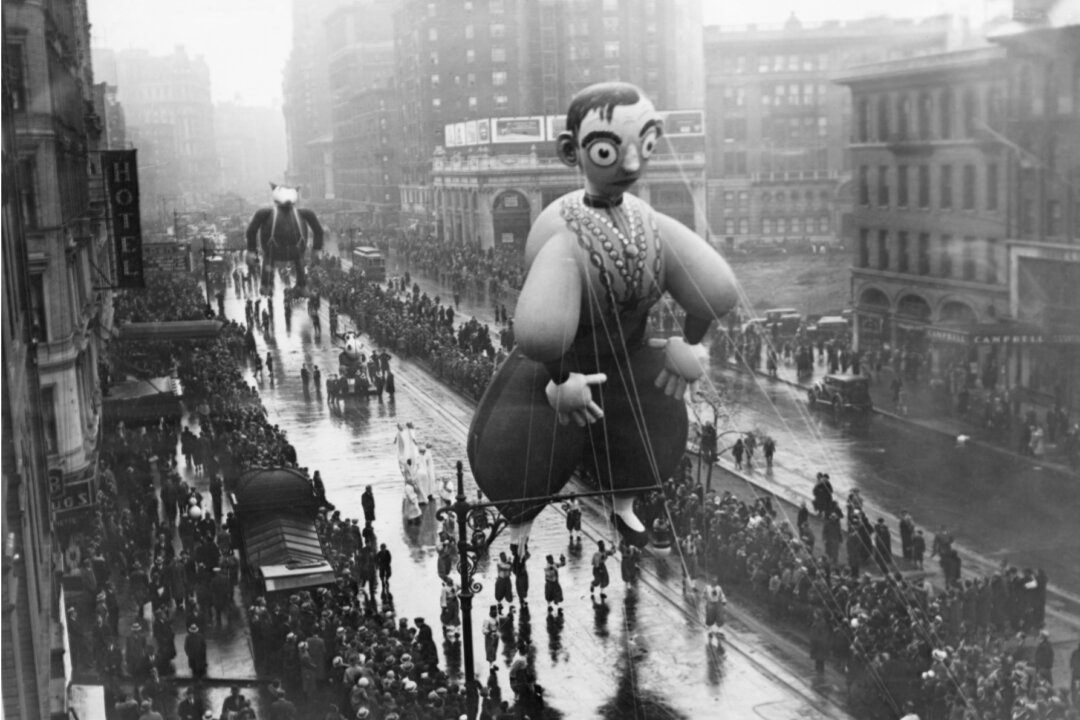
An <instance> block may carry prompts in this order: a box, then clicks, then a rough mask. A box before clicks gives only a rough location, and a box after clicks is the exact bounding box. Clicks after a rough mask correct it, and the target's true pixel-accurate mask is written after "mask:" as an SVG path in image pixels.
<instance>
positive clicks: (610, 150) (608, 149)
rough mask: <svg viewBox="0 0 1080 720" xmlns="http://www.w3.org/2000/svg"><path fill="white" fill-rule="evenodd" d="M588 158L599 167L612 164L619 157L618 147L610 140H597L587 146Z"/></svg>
mask: <svg viewBox="0 0 1080 720" xmlns="http://www.w3.org/2000/svg"><path fill="white" fill-rule="evenodd" d="M589 159H590V160H592V161H593V163H595V164H596V165H599V166H600V167H608V166H610V165H614V164H615V161H616V160H618V159H619V148H618V147H616V146H615V143H613V142H611V141H610V140H597V141H596V142H594V143H593V144H592V145H590V146H589Z"/></svg>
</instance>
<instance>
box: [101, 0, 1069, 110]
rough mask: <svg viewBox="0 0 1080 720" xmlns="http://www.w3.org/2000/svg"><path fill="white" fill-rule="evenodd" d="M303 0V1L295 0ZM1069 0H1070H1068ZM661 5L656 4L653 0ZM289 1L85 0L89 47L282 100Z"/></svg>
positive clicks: (712, 5)
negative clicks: (183, 68)
mask: <svg viewBox="0 0 1080 720" xmlns="http://www.w3.org/2000/svg"><path fill="white" fill-rule="evenodd" d="M301 1H302V0H301ZM1067 1H1070V2H1071V1H1072V0H1067ZM702 2H703V4H704V7H705V24H707V25H713V24H722V25H731V24H745V23H760V24H772V23H781V22H783V21H784V20H786V19H787V17H788V16H789V15H790V14H791V12H792V11H793V10H795V11H796V14H797V16H798V17H799V18H800V19H802V20H806V21H820V20H831V19H837V20H849V19H855V18H861V17H866V16H868V15H882V14H890V15H894V16H896V15H902V16H904V17H921V16H927V15H933V14H937V13H940V12H945V11H948V10H954V11H958V12H961V13H963V14H966V15H972V14H975V15H982V14H984V12H985V8H987V7H989V6H993V5H994V4H996V3H997V4H999V3H1000V2H1002V0H903V2H897V0H750V1H749V2H738V1H737V0H702ZM660 4H661V6H662V3H660ZM291 5H292V0H182V1H178V0H89V6H90V22H91V24H92V26H93V30H92V32H93V44H94V46H95V47H109V48H112V49H114V50H124V49H127V48H143V49H146V50H149V51H150V52H151V53H154V54H166V53H170V52H172V51H173V49H174V48H175V47H176V46H178V45H183V46H184V47H185V48H186V49H187V52H188V54H189V55H202V56H204V57H205V58H206V62H207V64H209V66H210V82H211V86H212V87H211V92H212V94H213V98H214V100H215V101H223V100H232V99H233V98H234V97H237V96H239V98H240V100H241V101H242V102H244V103H247V104H254V105H265V104H280V103H281V72H282V69H283V68H284V66H285V61H286V59H287V58H288V55H289V49H290V46H291V43H292V39H291V33H290V28H291V24H292V21H291V10H290V8H291Z"/></svg>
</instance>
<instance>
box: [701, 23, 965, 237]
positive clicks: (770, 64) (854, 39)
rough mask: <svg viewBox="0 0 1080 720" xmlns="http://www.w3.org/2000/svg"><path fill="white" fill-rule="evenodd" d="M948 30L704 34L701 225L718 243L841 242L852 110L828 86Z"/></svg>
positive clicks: (859, 27) (936, 40) (927, 48)
mask: <svg viewBox="0 0 1080 720" xmlns="http://www.w3.org/2000/svg"><path fill="white" fill-rule="evenodd" d="M949 27H950V22H949V19H948V18H944V17H938V18H931V19H928V20H924V21H922V22H914V21H910V20H906V21H905V20H891V19H885V18H877V19H871V20H861V21H857V22H848V23H840V22H826V23H819V24H803V23H800V22H799V21H798V20H797V19H795V17H794V16H792V18H791V19H790V20H788V22H787V23H785V24H784V25H782V26H776V27H769V26H754V25H751V26H738V27H734V26H731V27H729V26H710V27H707V28H705V57H706V64H705V66H706V68H707V70H706V103H707V114H706V116H707V122H708V157H709V160H708V162H709V166H708V171H707V174H708V184H709V190H708V210H709V226H710V228H711V230H712V234H713V236H714V237H716V238H721V239H722V241H723V242H724V243H725V244H726V245H728V246H734V245H736V244H741V243H746V242H751V243H761V242H764V243H808V242H809V243H814V244H828V243H831V242H834V241H835V240H836V239H837V238H841V237H842V236H843V232H842V224H843V222H844V215H845V212H846V211H847V210H849V208H848V207H847V205H846V203H844V202H843V199H844V197H845V193H844V192H843V191H842V188H843V187H844V186H845V183H847V181H848V180H849V179H850V165H849V162H848V153H847V148H846V143H847V140H848V137H849V136H850V126H851V103H850V96H849V93H848V91H847V89H846V88H843V87H839V86H837V85H835V84H833V82H832V78H833V77H834V76H835V75H836V74H837V73H838V72H842V71H843V70H844V69H846V68H850V67H852V66H855V65H861V64H865V63H871V62H877V61H883V60H891V59H897V58H903V57H909V56H912V55H919V54H926V53H930V52H941V51H943V50H945V49H946V41H947V38H948V34H949Z"/></svg>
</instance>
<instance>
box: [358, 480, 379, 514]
mask: <svg viewBox="0 0 1080 720" xmlns="http://www.w3.org/2000/svg"><path fill="white" fill-rule="evenodd" d="M360 505H361V507H362V508H363V509H364V522H365V523H374V522H375V495H374V493H372V492H371V486H370V485H368V486H367V487H366V488H364V493H363V494H362V495H361V496H360Z"/></svg>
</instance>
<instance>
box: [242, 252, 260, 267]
mask: <svg viewBox="0 0 1080 720" xmlns="http://www.w3.org/2000/svg"><path fill="white" fill-rule="evenodd" d="M244 259H245V260H246V261H247V264H248V265H254V264H255V263H257V262H259V253H257V252H254V251H252V250H248V251H247V255H246V256H245V257H244Z"/></svg>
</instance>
